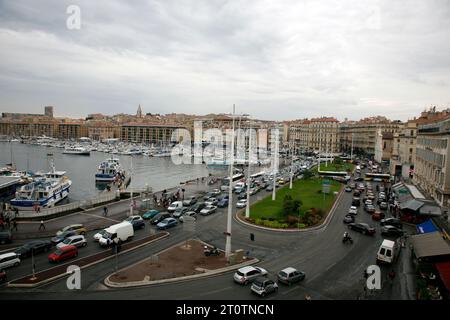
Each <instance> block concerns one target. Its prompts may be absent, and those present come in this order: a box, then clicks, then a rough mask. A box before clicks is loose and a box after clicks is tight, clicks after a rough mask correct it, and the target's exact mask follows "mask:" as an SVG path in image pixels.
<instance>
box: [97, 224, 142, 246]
mask: <svg viewBox="0 0 450 320" xmlns="http://www.w3.org/2000/svg"><path fill="white" fill-rule="evenodd" d="M133 236H134V230H133V225H132V224H131V223H129V222H127V221H124V222H121V223H118V224H115V225H112V226H110V227H108V228H106V229H105V232H104V233H103V234H102V237H101V238H100V240H99V241H98V242H99V243H100V245H101V246H108V245H110V244H112V242H113V241H117V242H124V241H128V240H130V239H131V238H133ZM116 238H117V239H118V240H115V239H116Z"/></svg>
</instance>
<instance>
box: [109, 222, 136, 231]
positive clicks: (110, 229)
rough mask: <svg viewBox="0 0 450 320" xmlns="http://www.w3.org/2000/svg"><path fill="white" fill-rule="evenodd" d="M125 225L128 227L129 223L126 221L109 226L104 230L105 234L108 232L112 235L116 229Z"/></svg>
mask: <svg viewBox="0 0 450 320" xmlns="http://www.w3.org/2000/svg"><path fill="white" fill-rule="evenodd" d="M125 225H130V226H131V223H129V222H128V221H122V222H121V223H117V224H113V225H112V226H109V227H108V228H106V229H105V230H106V231H107V232H109V233H114V232H115V231H116V229H117V228H119V227H122V226H125Z"/></svg>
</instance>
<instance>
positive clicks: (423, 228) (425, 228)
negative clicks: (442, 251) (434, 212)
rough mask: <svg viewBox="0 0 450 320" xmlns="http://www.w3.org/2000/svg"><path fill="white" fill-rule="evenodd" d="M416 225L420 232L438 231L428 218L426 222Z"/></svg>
mask: <svg viewBox="0 0 450 320" xmlns="http://www.w3.org/2000/svg"><path fill="white" fill-rule="evenodd" d="M416 227H417V232H418V233H430V232H436V231H438V228H437V227H436V226H435V225H434V223H433V221H431V220H427V221H425V222H424V223H421V224H418V225H417V226H416Z"/></svg>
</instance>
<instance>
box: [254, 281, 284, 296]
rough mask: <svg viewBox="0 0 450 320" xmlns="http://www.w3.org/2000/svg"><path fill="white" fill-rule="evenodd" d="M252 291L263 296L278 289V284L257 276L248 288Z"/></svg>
mask: <svg viewBox="0 0 450 320" xmlns="http://www.w3.org/2000/svg"><path fill="white" fill-rule="evenodd" d="M250 289H251V290H252V292H253V293H256V294H257V295H259V296H261V297H264V296H266V294H268V293H272V292H277V291H278V285H277V283H276V282H274V281H272V280H270V279H267V278H264V277H259V278H256V279H255V281H253V284H252V286H251V288H250Z"/></svg>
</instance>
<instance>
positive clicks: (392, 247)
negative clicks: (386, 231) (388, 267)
mask: <svg viewBox="0 0 450 320" xmlns="http://www.w3.org/2000/svg"><path fill="white" fill-rule="evenodd" d="M398 253H399V245H398V243H397V242H395V241H391V240H386V239H385V240H383V243H382V244H381V246H380V248H379V249H378V253H377V264H378V263H393V262H394V261H395V259H396V258H397V255H398Z"/></svg>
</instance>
